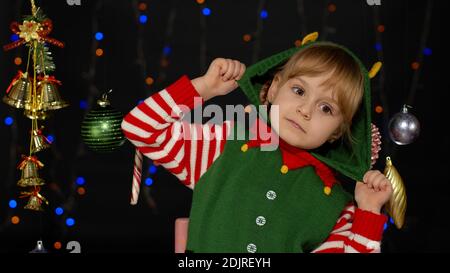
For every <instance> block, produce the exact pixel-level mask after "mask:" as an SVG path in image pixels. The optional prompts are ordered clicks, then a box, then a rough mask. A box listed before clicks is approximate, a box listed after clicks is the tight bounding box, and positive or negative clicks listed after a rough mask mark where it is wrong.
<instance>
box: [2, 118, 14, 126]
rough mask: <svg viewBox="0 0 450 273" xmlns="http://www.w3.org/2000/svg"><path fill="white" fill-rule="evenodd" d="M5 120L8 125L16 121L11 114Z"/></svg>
mask: <svg viewBox="0 0 450 273" xmlns="http://www.w3.org/2000/svg"><path fill="white" fill-rule="evenodd" d="M3 122H4V123H5V125H6V126H11V125H12V124H13V123H14V119H13V118H12V117H10V116H7V117H6V118H5V119H4V120H3Z"/></svg>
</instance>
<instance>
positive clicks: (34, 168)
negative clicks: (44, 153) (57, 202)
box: [17, 156, 45, 187]
mask: <svg viewBox="0 0 450 273" xmlns="http://www.w3.org/2000/svg"><path fill="white" fill-rule="evenodd" d="M22 158H23V160H22V162H20V164H19V166H18V167H17V168H18V169H20V170H21V171H22V178H21V179H20V180H19V181H18V182H17V185H18V186H20V187H30V186H41V185H44V184H45V183H44V179H42V178H40V177H39V175H38V169H39V168H42V167H44V164H43V163H42V162H40V161H39V160H38V159H37V157H36V156H22Z"/></svg>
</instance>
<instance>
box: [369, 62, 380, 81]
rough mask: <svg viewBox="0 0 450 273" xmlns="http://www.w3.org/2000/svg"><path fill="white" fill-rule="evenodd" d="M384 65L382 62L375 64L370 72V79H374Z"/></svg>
mask: <svg viewBox="0 0 450 273" xmlns="http://www.w3.org/2000/svg"><path fill="white" fill-rule="evenodd" d="M382 65H383V63H382V62H376V63H374V64H373V66H372V68H371V69H370V71H369V78H370V79H373V78H374V77H375V76H376V75H377V74H378V71H380V68H381V66H382Z"/></svg>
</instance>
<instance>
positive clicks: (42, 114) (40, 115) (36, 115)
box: [24, 110, 51, 120]
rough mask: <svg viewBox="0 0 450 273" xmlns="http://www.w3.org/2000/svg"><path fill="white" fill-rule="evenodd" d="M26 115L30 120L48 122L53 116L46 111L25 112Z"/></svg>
mask: <svg viewBox="0 0 450 273" xmlns="http://www.w3.org/2000/svg"><path fill="white" fill-rule="evenodd" d="M24 115H25V116H26V117H27V118H29V119H38V120H46V119H48V118H49V117H50V116H51V114H50V113H49V112H47V111H44V110H25V111H24Z"/></svg>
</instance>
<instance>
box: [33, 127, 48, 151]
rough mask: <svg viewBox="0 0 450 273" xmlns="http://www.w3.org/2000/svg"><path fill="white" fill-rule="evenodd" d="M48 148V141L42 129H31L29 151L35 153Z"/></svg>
mask: <svg viewBox="0 0 450 273" xmlns="http://www.w3.org/2000/svg"><path fill="white" fill-rule="evenodd" d="M47 148H50V141H49V140H48V139H47V138H46V137H45V136H44V135H43V134H42V130H39V129H36V130H32V131H31V152H32V153H33V154H34V153H37V152H40V151H42V150H45V149H47Z"/></svg>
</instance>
